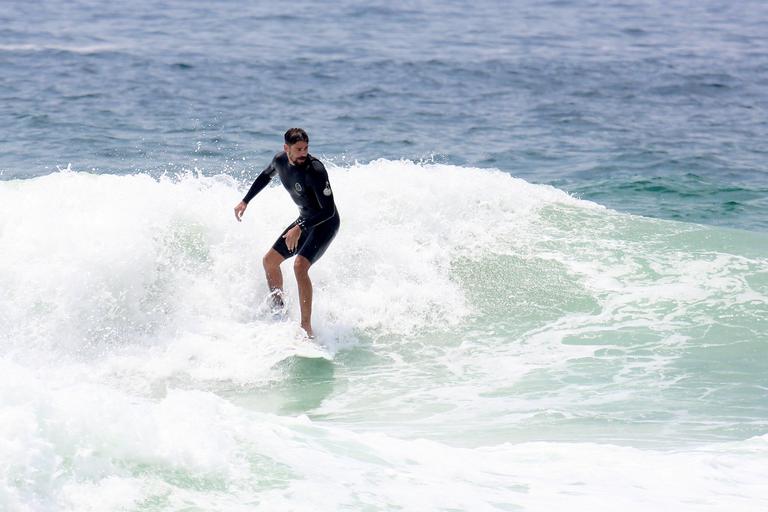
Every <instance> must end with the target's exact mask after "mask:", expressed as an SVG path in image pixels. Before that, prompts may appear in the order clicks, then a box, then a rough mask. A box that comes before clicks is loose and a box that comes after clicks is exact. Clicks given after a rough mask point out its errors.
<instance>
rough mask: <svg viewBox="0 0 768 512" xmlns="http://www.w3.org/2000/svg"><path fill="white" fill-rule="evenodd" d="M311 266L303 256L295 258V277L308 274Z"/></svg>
mask: <svg viewBox="0 0 768 512" xmlns="http://www.w3.org/2000/svg"><path fill="white" fill-rule="evenodd" d="M311 266H312V262H311V261H309V260H308V259H307V258H305V257H304V256H296V260H295V261H294V262H293V271H294V272H295V273H296V275H297V276H304V275H307V274H308V273H309V267H311Z"/></svg>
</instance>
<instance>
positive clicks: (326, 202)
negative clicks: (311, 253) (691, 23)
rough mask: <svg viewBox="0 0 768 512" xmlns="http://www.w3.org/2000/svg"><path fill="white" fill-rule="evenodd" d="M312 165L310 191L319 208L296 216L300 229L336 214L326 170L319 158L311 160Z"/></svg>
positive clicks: (320, 222) (319, 222) (312, 225)
mask: <svg viewBox="0 0 768 512" xmlns="http://www.w3.org/2000/svg"><path fill="white" fill-rule="evenodd" d="M312 166H313V169H312V175H311V176H312V180H311V189H312V190H311V192H310V193H312V194H314V195H315V198H316V199H317V204H318V206H319V209H318V210H317V211H316V212H313V213H312V214H311V215H308V216H306V217H299V218H298V220H297V221H296V223H297V224H298V225H299V226H301V229H306V228H313V227H315V226H317V225H318V224H322V223H323V222H325V221H327V220H328V219H330V218H331V217H333V216H334V215H336V203H335V202H334V201H333V191H332V190H331V182H330V181H328V172H327V171H326V170H325V166H324V165H323V164H322V163H321V162H320V161H319V160H315V161H313V162H312Z"/></svg>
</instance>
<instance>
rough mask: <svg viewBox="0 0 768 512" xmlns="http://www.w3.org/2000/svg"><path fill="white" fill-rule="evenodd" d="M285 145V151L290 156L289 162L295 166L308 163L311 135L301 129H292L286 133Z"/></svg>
mask: <svg viewBox="0 0 768 512" xmlns="http://www.w3.org/2000/svg"><path fill="white" fill-rule="evenodd" d="M284 138H285V145H284V146H283V149H284V150H285V154H286V155H288V160H289V161H290V162H291V163H292V164H294V165H300V164H303V163H304V162H306V161H307V155H308V154H309V135H307V132H305V131H304V130H302V129H301V128H291V129H290V130H288V131H287V132H285V137H284Z"/></svg>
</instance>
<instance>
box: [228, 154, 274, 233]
mask: <svg viewBox="0 0 768 512" xmlns="http://www.w3.org/2000/svg"><path fill="white" fill-rule="evenodd" d="M276 172H277V168H276V167H275V159H274V158H273V159H272V161H271V162H270V163H269V165H268V166H267V167H266V168H265V169H264V170H263V171H261V172H260V173H259V175H258V176H256V179H255V180H254V182H253V185H251V188H250V189H248V193H247V194H245V197H244V198H243V200H242V201H240V203H239V204H238V205H237V206H235V218H236V219H237V220H238V222H239V221H240V220H241V218H242V217H243V214H244V213H245V209H246V208H247V207H248V202H249V201H250V200H251V199H253V198H254V197H255V196H256V194H258V193H259V192H261V191H262V190H264V187H266V186H267V185H269V182H270V181H271V180H272V176H274V175H275V173H276Z"/></svg>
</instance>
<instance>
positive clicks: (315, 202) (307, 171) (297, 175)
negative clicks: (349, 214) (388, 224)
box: [235, 128, 340, 338]
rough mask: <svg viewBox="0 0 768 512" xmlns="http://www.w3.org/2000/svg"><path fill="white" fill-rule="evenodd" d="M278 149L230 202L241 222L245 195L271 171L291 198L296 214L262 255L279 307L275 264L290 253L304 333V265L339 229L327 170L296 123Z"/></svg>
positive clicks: (307, 298)
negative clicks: (238, 197) (241, 194)
mask: <svg viewBox="0 0 768 512" xmlns="http://www.w3.org/2000/svg"><path fill="white" fill-rule="evenodd" d="M284 139H285V144H284V145H283V151H282V152H281V153H278V154H277V155H275V157H274V158H273V159H272V162H270V164H269V165H268V166H267V167H266V168H265V169H264V170H263V171H261V173H260V174H259V175H258V176H257V177H256V180H255V181H254V182H253V185H251V188H250V189H249V190H248V193H247V194H245V197H244V198H243V200H242V201H240V203H238V205H237V206H235V218H236V219H237V220H238V222H239V221H241V219H242V217H243V214H244V213H245V209H246V208H247V207H248V203H249V202H250V201H251V199H253V198H254V196H256V194H258V193H259V192H261V191H262V190H263V189H264V187H266V186H267V185H268V184H269V182H270V181H271V180H272V177H273V176H274V175H275V174H277V175H278V176H279V177H280V181H281V182H282V184H283V186H284V187H285V189H286V190H287V191H288V193H289V194H290V195H291V198H292V199H293V202H294V203H296V205H297V206H298V207H299V218H298V219H296V220H295V221H293V222H292V223H291V224H290V225H289V226H288V227H287V228H285V230H283V233H282V234H281V235H280V236H279V237H278V239H277V241H276V242H275V243H274V245H272V248H271V249H270V250H269V251H268V252H267V254H265V255H264V259H263V263H264V271H265V272H266V274H267V284H268V285H269V290H270V296H269V298H270V301H271V305H272V307H273V308H274V309H282V308H283V307H284V303H283V274H282V272H281V271H280V264H281V263H282V262H283V261H285V260H286V259H287V258H290V257H291V256H296V260H295V261H294V263H293V272H294V274H296V283H297V284H298V287H299V303H300V305H301V328H302V329H304V332H306V333H307V336H308V337H309V338H313V337H314V333H313V332H312V281H310V279H309V268H310V267H311V266H312V265H313V264H314V263H315V262H316V261H317V260H318V259H320V257H321V256H322V255H323V253H325V250H326V249H327V248H328V246H329V245H330V244H331V241H333V239H334V237H335V236H336V233H337V232H338V231H339V225H340V220H339V213H338V212H337V211H336V204H335V202H334V200H333V191H332V190H331V184H330V181H328V173H327V172H326V170H325V166H324V165H323V163H322V162H321V161H320V160H318V159H317V158H315V157H313V156H312V155H310V154H309V136H308V135H307V132H305V131H304V130H302V129H301V128H291V129H290V130H288V131H287V132H285V137H284Z"/></svg>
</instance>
